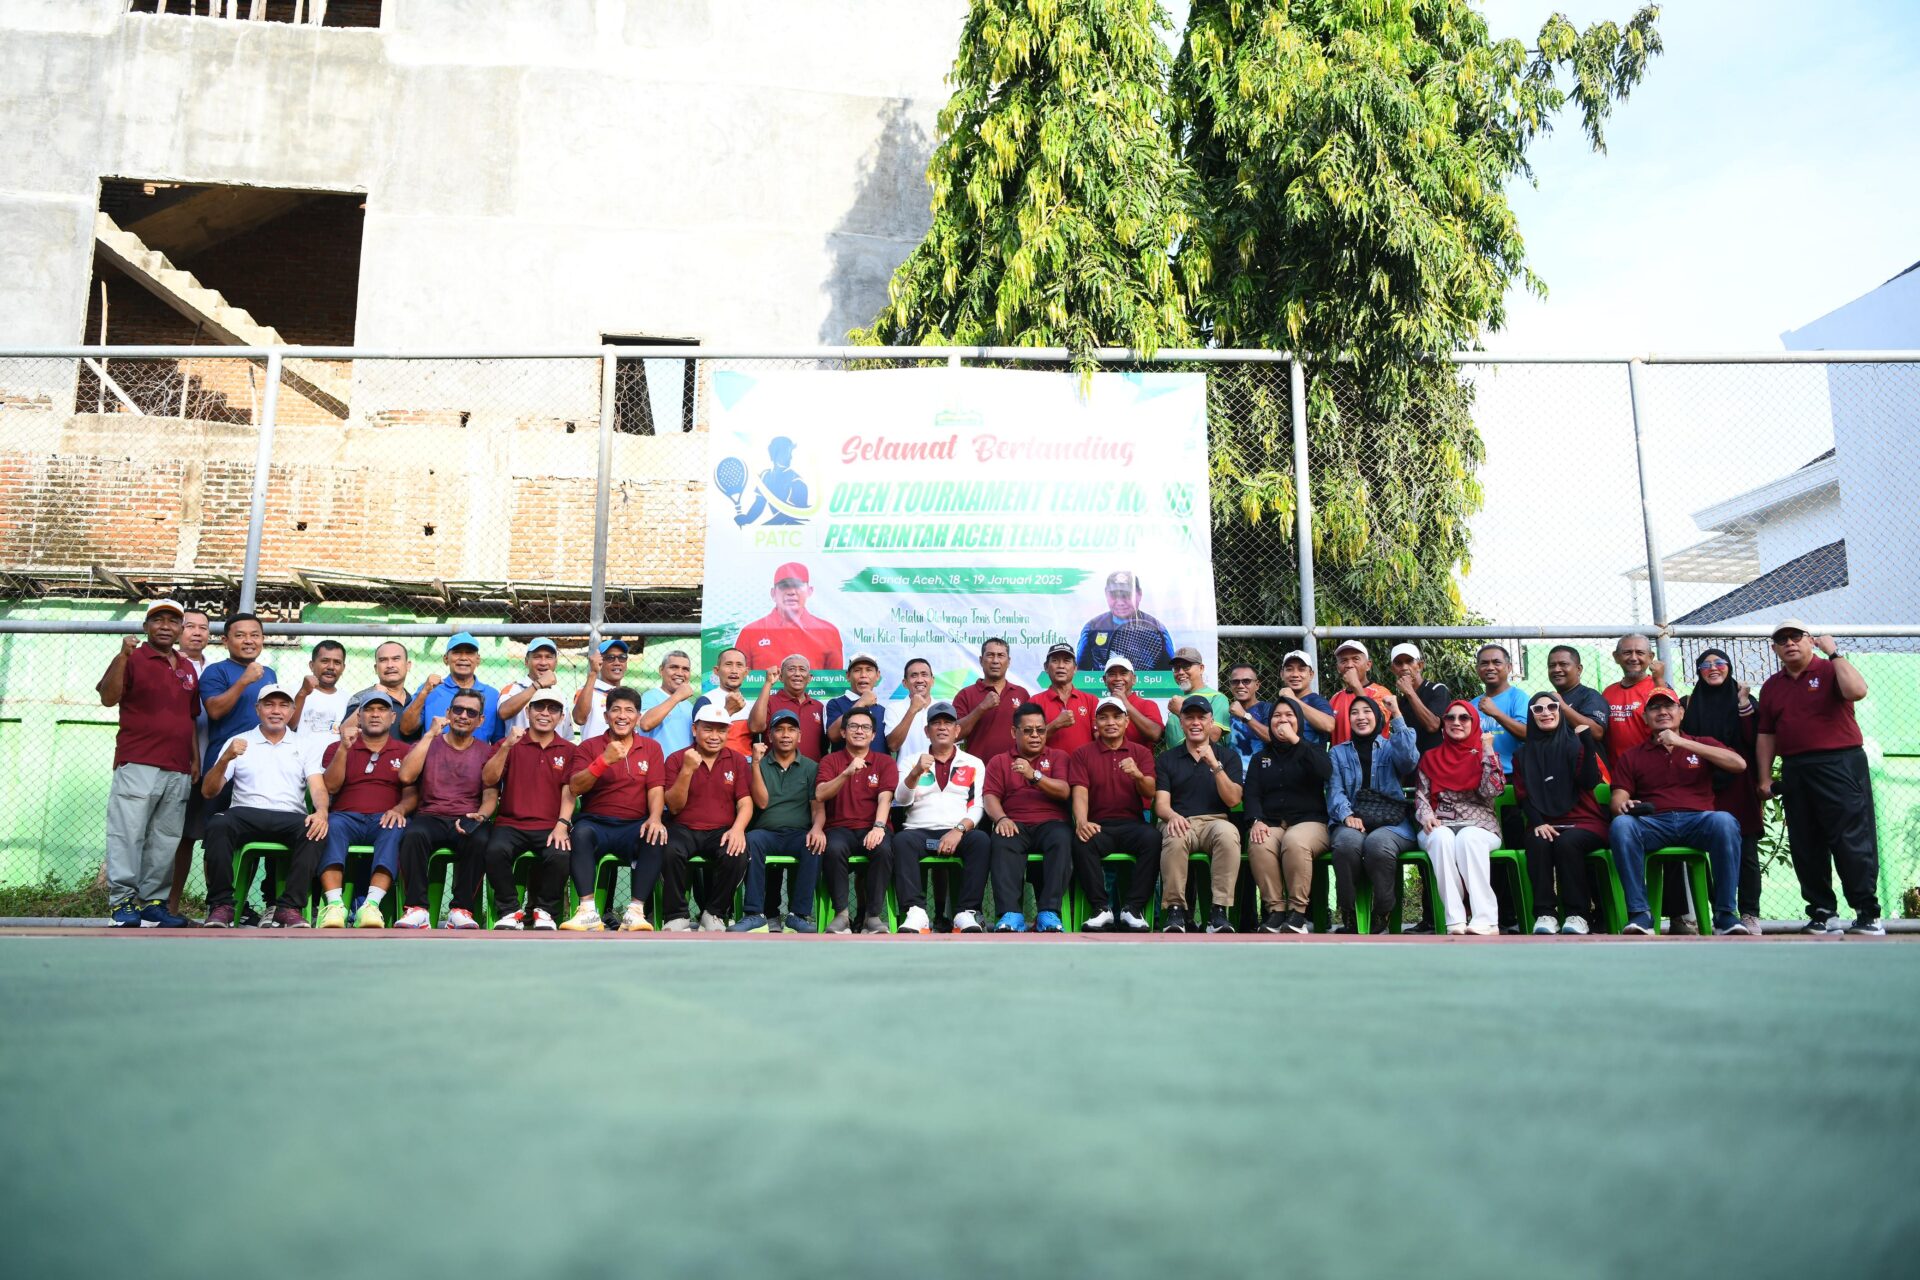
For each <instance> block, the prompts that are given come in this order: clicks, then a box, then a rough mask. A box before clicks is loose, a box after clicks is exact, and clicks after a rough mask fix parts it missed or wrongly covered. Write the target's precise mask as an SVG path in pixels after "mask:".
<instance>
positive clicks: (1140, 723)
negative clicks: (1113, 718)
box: [1102, 653, 1167, 751]
mask: <svg viewBox="0 0 1920 1280" xmlns="http://www.w3.org/2000/svg"><path fill="white" fill-rule="evenodd" d="M1102 678H1103V679H1104V680H1105V681H1106V685H1107V693H1106V696H1107V697H1109V698H1115V699H1118V700H1119V701H1120V702H1122V703H1124V704H1125V705H1126V708H1127V741H1128V742H1137V743H1139V744H1140V745H1141V746H1143V747H1145V748H1147V749H1148V750H1149V751H1151V750H1152V749H1153V748H1155V747H1157V746H1159V745H1160V739H1162V738H1164V737H1165V736H1166V734H1167V722H1166V720H1165V719H1164V718H1163V717H1162V716H1161V714H1160V704H1159V703H1157V702H1154V701H1151V700H1150V699H1147V698H1143V697H1141V696H1140V695H1139V694H1137V693H1135V692H1134V691H1133V685H1134V681H1135V679H1136V676H1135V675H1134V670H1133V661H1132V659H1130V658H1128V657H1127V655H1126V654H1124V653H1116V654H1114V655H1113V656H1112V657H1111V658H1108V659H1107V669H1106V671H1105V672H1103V673H1102Z"/></svg>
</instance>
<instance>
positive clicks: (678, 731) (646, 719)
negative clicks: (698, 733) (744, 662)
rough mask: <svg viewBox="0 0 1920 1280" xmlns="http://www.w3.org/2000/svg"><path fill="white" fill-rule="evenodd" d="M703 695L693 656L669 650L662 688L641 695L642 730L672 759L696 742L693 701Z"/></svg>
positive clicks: (662, 668)
mask: <svg viewBox="0 0 1920 1280" xmlns="http://www.w3.org/2000/svg"><path fill="white" fill-rule="evenodd" d="M699 696H700V686H699V685H697V684H695V683H694V682H693V659H692V658H689V657H688V656H687V654H686V651H685V650H683V649H672V650H669V651H668V652H667V656H666V657H664V658H662V659H661V660H660V687H659V688H657V689H649V690H647V691H646V692H645V693H643V694H641V695H640V732H641V733H644V734H646V735H647V736H648V737H649V738H652V739H653V740H654V741H655V742H657V743H659V744H660V754H661V755H663V756H665V757H667V758H668V759H672V758H673V754H674V752H676V751H685V750H686V749H687V748H688V747H690V746H692V745H693V700H694V699H695V698H697V697H699ZM721 709H722V710H725V704H724V703H723V704H721Z"/></svg>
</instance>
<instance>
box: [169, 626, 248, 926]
mask: <svg viewBox="0 0 1920 1280" xmlns="http://www.w3.org/2000/svg"><path fill="white" fill-rule="evenodd" d="M212 635H213V620H212V619H211V618H209V617H208V616H207V615H206V613H205V612H203V611H202V610H199V609H188V610H186V611H185V612H184V613H183V614H182V615H181V624H180V644H179V649H178V652H179V654H180V656H181V657H183V658H185V659H186V660H187V661H188V662H190V663H192V664H193V677H194V679H195V680H196V681H197V680H198V679H199V678H200V673H201V672H202V671H205V670H206V669H207V641H208V640H209V639H210V638H211V637H212ZM206 752H207V709H206V707H205V706H202V707H201V708H200V714H199V715H197V716H195V717H194V719H193V758H194V760H195V761H196V762H197V761H200V760H202V759H204V758H205V757H206ZM206 806H207V798H206V797H205V796H203V795H201V794H200V788H199V787H198V786H192V787H188V788H187V816H186V818H185V820H184V821H183V822H182V823H181V827H180V847H179V848H177V849H175V850H174V851H173V884H172V886H171V887H170V888H169V889H168V890H167V910H169V911H172V912H174V913H175V914H178V913H179V910H180V889H181V887H182V886H183V885H185V884H186V883H187V873H188V872H189V871H191V870H193V846H194V844H195V843H196V842H197V841H198V840H199V839H200V837H201V834H202V833H203V832H204V831H205V830H206V825H207V823H206V816H205V814H206ZM255 918H256V919H258V917H255Z"/></svg>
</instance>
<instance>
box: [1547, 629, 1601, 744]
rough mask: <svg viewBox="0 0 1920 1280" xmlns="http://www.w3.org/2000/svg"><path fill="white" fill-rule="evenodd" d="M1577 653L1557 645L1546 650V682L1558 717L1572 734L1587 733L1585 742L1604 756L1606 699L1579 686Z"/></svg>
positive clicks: (1565, 646)
mask: <svg viewBox="0 0 1920 1280" xmlns="http://www.w3.org/2000/svg"><path fill="white" fill-rule="evenodd" d="M1580 675H1581V667H1580V651H1579V650H1578V649H1576V648H1574V647H1573V646H1572V645H1570V644H1557V645H1555V646H1553V648H1551V649H1549V650H1548V651H1547V683H1548V684H1551V685H1552V686H1553V692H1554V696H1555V697H1557V698H1559V699H1560V717H1561V719H1563V720H1565V721H1566V723H1567V724H1568V725H1570V726H1571V727H1572V728H1573V729H1574V731H1575V732H1578V731H1579V730H1581V729H1585V730H1586V731H1587V741H1589V742H1591V743H1593V744H1594V745H1595V746H1597V747H1599V748H1600V749H1601V751H1602V753H1603V754H1604V753H1605V751H1606V741H1607V700H1606V699H1605V698H1603V697H1601V696H1600V691H1599V690H1598V689H1590V688H1588V687H1587V686H1586V685H1584V684H1581V683H1580Z"/></svg>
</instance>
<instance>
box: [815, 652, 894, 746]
mask: <svg viewBox="0 0 1920 1280" xmlns="http://www.w3.org/2000/svg"><path fill="white" fill-rule="evenodd" d="M879 683H880V660H879V659H878V658H876V657H874V656H873V655H872V654H870V653H856V654H854V655H853V656H852V657H851V658H848V659H847V691H846V692H845V693H843V694H841V695H840V696H839V697H837V698H834V699H832V700H831V701H829V702H828V703H827V741H828V742H831V743H833V744H834V745H835V746H839V745H840V740H841V731H840V719H841V717H843V716H845V715H846V714H847V712H849V711H851V710H853V709H854V708H855V707H863V708H865V709H866V710H868V711H871V712H872V713H873V734H874V736H873V749H874V750H875V751H878V752H879V753H880V754H881V755H890V754H891V752H889V751H888V750H887V709H886V707H884V706H882V705H881V704H880V699H879V697H878V695H876V694H875V693H874V691H873V690H874V686H875V685H877V684H879Z"/></svg>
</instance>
